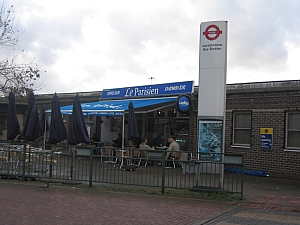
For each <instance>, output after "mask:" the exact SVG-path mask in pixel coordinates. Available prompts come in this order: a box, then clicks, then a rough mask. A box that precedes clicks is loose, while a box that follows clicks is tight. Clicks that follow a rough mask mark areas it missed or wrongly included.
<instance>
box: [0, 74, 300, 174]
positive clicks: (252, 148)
mask: <svg viewBox="0 0 300 225" xmlns="http://www.w3.org/2000/svg"><path fill="white" fill-rule="evenodd" d="M226 90H227V96H226V124H225V153H236V154H243V155H244V156H245V158H244V162H245V169H247V170H253V171H265V172H266V173H267V174H269V175H270V176H273V177H286V178H295V179H299V178H300V81H299V80H294V81H275V82H259V83H244V84H227V87H226ZM58 95H59V99H60V103H61V106H63V105H68V104H72V101H73V97H74V96H75V93H68V94H63V93H60V94H58ZM79 95H80V99H81V102H82V103H84V102H92V101H98V100H99V99H100V97H101V91H99V92H85V93H79ZM52 96H53V95H52V94H51V95H50V94H48V95H37V96H36V98H37V105H38V106H46V108H50V106H51V100H52ZM190 97H191V102H192V104H191V109H190V111H189V113H188V115H187V117H182V115H180V114H177V119H176V115H175V117H174V115H172V118H169V117H170V114H168V113H167V114H166V116H165V117H164V118H157V115H158V114H155V112H151V115H153V116H152V118H151V121H156V120H165V119H172V120H173V121H176V120H180V121H181V122H182V121H184V120H187V121H188V135H187V138H188V139H187V143H186V146H187V148H186V149H183V150H188V151H196V150H197V145H198V138H197V129H198V128H197V124H198V118H197V117H198V114H197V113H198V112H197V109H198V87H197V86H196V87H195V89H194V93H193V94H192V95H191V96H190ZM174 105H175V104H174ZM173 108H174V107H173ZM170 109H172V108H168V109H167V108H166V109H165V110H166V111H167V110H170ZM161 110H162V108H161ZM155 115H156V116H155ZM3 116H5V115H4V114H3V115H2V117H3ZM146 117H148V115H146ZM94 119H95V120H97V119H98V120H99V118H96V117H94ZM104 119H105V118H104ZM93 124H94V125H92V127H91V130H92V133H97V132H98V131H97V126H99V123H98V122H94V123H93ZM261 128H264V129H266V128H267V129H272V133H271V136H272V143H271V144H272V145H271V148H269V149H263V148H261V140H262V139H261V137H262V133H261ZM146 132H147V130H146Z"/></svg>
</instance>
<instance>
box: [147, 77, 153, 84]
mask: <svg viewBox="0 0 300 225" xmlns="http://www.w3.org/2000/svg"><path fill="white" fill-rule="evenodd" d="M148 79H150V80H151V85H152V80H153V79H155V77H149V78H148Z"/></svg>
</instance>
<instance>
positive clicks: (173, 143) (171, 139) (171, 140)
mask: <svg viewBox="0 0 300 225" xmlns="http://www.w3.org/2000/svg"><path fill="white" fill-rule="evenodd" d="M175 140H176V138H175V137H174V136H169V138H168V142H169V143H170V145H169V147H168V149H167V154H166V160H167V159H173V158H174V157H175V156H174V155H173V154H172V152H174V151H180V147H179V144H178V143H177V142H176V141H175Z"/></svg>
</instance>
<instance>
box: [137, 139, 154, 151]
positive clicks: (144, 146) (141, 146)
mask: <svg viewBox="0 0 300 225" xmlns="http://www.w3.org/2000/svg"><path fill="white" fill-rule="evenodd" d="M141 141H142V142H141V144H140V149H154V147H152V148H151V147H150V146H149V145H147V141H148V140H147V138H146V137H143V138H142V140H141Z"/></svg>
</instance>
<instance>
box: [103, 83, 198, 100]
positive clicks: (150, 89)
mask: <svg viewBox="0 0 300 225" xmlns="http://www.w3.org/2000/svg"><path fill="white" fill-rule="evenodd" d="M193 92H194V81H184V82H177V83H166V84H155V85H146V86H135V87H125V88H116V89H104V90H103V91H102V99H108V98H132V97H157V96H163V95H181V94H191V93H193Z"/></svg>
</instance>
